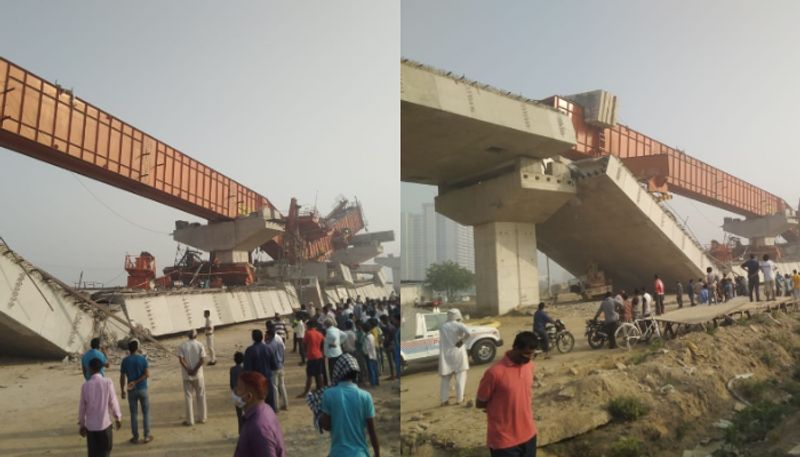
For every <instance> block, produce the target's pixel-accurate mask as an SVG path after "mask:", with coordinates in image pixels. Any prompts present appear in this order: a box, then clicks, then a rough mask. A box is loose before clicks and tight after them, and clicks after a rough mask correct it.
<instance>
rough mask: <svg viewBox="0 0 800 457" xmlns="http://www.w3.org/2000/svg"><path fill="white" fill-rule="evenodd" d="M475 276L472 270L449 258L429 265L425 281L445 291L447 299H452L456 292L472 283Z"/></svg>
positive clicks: (435, 288)
mask: <svg viewBox="0 0 800 457" xmlns="http://www.w3.org/2000/svg"><path fill="white" fill-rule="evenodd" d="M473 277H474V275H473V274H472V272H471V271H469V270H467V269H466V268H464V267H462V266H461V265H459V264H457V263H455V262H453V261H451V260H447V261H445V262H442V263H434V264H432V265H431V266H429V267H428V270H427V271H426V278H425V282H426V283H427V284H428V285H429V286H431V288H432V289H433V290H441V291H445V293H446V294H447V300H448V301H450V300H451V299H452V298H453V296H454V295H455V293H456V292H458V291H459V290H464V289H466V288H468V287H470V286H471V285H472V283H473V279H474V278H473Z"/></svg>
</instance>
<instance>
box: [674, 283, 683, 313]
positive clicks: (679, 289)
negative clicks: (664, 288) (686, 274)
mask: <svg viewBox="0 0 800 457" xmlns="http://www.w3.org/2000/svg"><path fill="white" fill-rule="evenodd" d="M675 300H676V301H677V302H678V309H681V308H683V284H682V283H681V282H680V281H678V282H677V283H676V284H675Z"/></svg>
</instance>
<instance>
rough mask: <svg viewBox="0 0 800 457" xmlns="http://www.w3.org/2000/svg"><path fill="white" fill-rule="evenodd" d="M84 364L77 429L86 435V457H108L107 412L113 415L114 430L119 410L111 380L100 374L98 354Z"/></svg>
mask: <svg viewBox="0 0 800 457" xmlns="http://www.w3.org/2000/svg"><path fill="white" fill-rule="evenodd" d="M88 365H89V379H87V380H86V382H84V383H83V386H81V399H80V403H79V405H78V426H79V427H80V429H79V432H78V433H80V435H81V436H82V437H84V438H86V447H87V448H88V454H89V457H108V456H110V455H111V448H112V447H113V443H114V439H113V435H114V432H113V431H112V429H111V419H110V418H109V413H111V415H113V416H114V427H115V428H116V429H117V430H119V429H120V427H122V413H121V412H120V410H119V402H117V394H116V393H115V392H114V383H113V382H112V381H111V380H110V379H108V378H106V377H104V376H102V375H101V374H100V370H101V369H102V368H103V362H102V361H101V360H100V359H99V358H93V359H91V360H89V363H88Z"/></svg>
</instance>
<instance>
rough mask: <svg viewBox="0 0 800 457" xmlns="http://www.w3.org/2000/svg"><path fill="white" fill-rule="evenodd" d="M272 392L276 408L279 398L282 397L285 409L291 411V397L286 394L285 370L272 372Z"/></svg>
mask: <svg viewBox="0 0 800 457" xmlns="http://www.w3.org/2000/svg"><path fill="white" fill-rule="evenodd" d="M272 392H273V395H274V398H275V406H278V397H280V400H281V403H282V405H283V406H282V407H283V409H289V395H288V394H287V393H286V376H285V372H284V370H283V368H279V369H277V370H275V371H273V372H272Z"/></svg>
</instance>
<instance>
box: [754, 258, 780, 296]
mask: <svg viewBox="0 0 800 457" xmlns="http://www.w3.org/2000/svg"><path fill="white" fill-rule="evenodd" d="M758 267H759V268H760V269H761V274H763V275H764V292H765V293H766V295H767V300H775V270H776V267H775V262H773V261H772V260H770V259H769V255H767V254H764V257H762V260H761V262H759V264H758Z"/></svg>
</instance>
